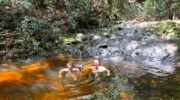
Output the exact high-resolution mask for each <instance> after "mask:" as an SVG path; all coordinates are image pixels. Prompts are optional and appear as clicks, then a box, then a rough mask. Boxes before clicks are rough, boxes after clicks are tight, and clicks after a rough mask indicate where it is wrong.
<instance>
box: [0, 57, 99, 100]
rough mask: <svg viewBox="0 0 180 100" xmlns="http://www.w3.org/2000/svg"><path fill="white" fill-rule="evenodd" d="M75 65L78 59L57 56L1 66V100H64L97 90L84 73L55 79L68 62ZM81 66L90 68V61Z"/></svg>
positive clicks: (94, 82)
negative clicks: (27, 62) (28, 62)
mask: <svg viewBox="0 0 180 100" xmlns="http://www.w3.org/2000/svg"><path fill="white" fill-rule="evenodd" d="M76 61H78V59H69V58H65V57H64V56H59V57H54V58H50V59H45V60H41V61H36V62H33V63H30V64H25V65H22V64H17V65H16V64H10V63H5V64H1V69H0V70H1V72H0V88H1V89H0V100H64V99H71V98H77V97H83V96H86V95H89V94H91V93H92V92H93V91H95V90H100V89H101V87H102V86H101V85H99V86H97V85H96V86H95V85H94V84H96V83H97V81H98V80H96V79H94V78H93V76H92V77H91V76H90V73H89V71H86V70H85V71H82V72H78V73H72V74H71V76H70V77H63V78H61V79H59V78H58V72H59V71H60V70H61V69H62V68H65V66H66V64H67V63H68V62H76ZM84 65H85V66H84V67H89V66H91V65H92V61H89V62H87V63H86V62H84ZM3 67H4V68H3ZM86 98H87V97H86Z"/></svg>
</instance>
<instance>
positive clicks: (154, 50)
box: [0, 23, 180, 100]
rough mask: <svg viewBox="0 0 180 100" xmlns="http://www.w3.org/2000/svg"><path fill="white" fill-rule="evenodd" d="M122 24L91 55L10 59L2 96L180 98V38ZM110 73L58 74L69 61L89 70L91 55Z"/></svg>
mask: <svg viewBox="0 0 180 100" xmlns="http://www.w3.org/2000/svg"><path fill="white" fill-rule="evenodd" d="M144 27H145V25H143V24H142V25H134V24H129V23H122V24H121V28H122V29H121V30H118V31H115V32H113V33H111V34H110V35H108V36H106V37H100V38H98V39H96V40H94V41H95V42H94V44H93V45H92V46H91V47H89V48H86V49H85V50H84V51H85V52H86V53H87V52H88V55H89V56H88V57H76V58H74V57H72V56H67V55H58V56H56V57H50V58H48V59H45V58H44V59H38V58H37V59H35V60H28V59H27V60H17V61H15V62H13V61H11V60H9V61H6V62H4V63H2V64H0V88H1V89H0V100H179V99H180V63H179V49H178V48H179V47H178V45H179V43H178V42H174V41H176V40H179V39H176V40H175V39H173V40H167V39H162V38H158V37H156V36H155V35H153V34H151V33H150V32H147V31H145V30H142V29H143V28H144ZM95 58H96V59H99V60H100V62H101V63H100V64H101V65H103V66H105V67H106V68H107V69H109V70H110V71H111V75H110V76H106V74H105V73H100V75H99V77H94V76H93V74H92V73H91V72H86V71H85V72H83V73H81V74H78V75H77V74H75V75H72V76H71V77H69V78H63V79H59V78H58V72H59V71H60V70H61V69H63V68H66V64H67V63H68V62H73V63H74V65H75V66H76V65H78V64H83V65H84V67H86V68H88V67H90V66H92V65H93V59H95Z"/></svg>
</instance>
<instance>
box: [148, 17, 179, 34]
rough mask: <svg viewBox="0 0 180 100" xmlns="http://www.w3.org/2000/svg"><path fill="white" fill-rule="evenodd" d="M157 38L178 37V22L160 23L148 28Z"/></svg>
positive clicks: (167, 21)
mask: <svg viewBox="0 0 180 100" xmlns="http://www.w3.org/2000/svg"><path fill="white" fill-rule="evenodd" d="M150 30H152V31H153V32H154V33H155V34H157V35H158V36H162V35H167V36H168V37H180V20H166V21H161V22H159V23H157V24H155V25H153V26H151V27H150Z"/></svg>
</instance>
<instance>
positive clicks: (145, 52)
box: [87, 23, 178, 74]
mask: <svg viewBox="0 0 180 100" xmlns="http://www.w3.org/2000/svg"><path fill="white" fill-rule="evenodd" d="M152 24H153V23H149V24H144V25H143V24H139V25H138V24H131V23H122V24H121V28H122V30H118V31H115V32H113V33H111V34H110V35H109V36H106V37H101V38H98V39H97V40H96V41H95V43H94V45H93V46H92V47H89V48H87V51H88V54H89V55H90V56H92V57H94V58H99V59H101V60H105V61H110V62H115V63H119V62H121V61H124V60H125V61H128V62H136V63H140V64H143V65H148V66H151V67H154V68H156V69H153V70H152V68H150V70H148V72H151V73H154V74H156V72H159V71H164V72H167V73H172V72H173V71H174V69H175V68H174V67H173V66H172V64H173V63H174V61H175V55H176V53H177V50H178V47H177V45H176V44H174V43H171V42H170V41H169V40H163V39H160V38H158V37H157V36H155V35H154V34H152V33H150V32H147V31H145V30H143V28H146V27H147V26H148V25H152Z"/></svg>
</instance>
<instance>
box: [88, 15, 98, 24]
mask: <svg viewBox="0 0 180 100" xmlns="http://www.w3.org/2000/svg"><path fill="white" fill-rule="evenodd" d="M88 24H89V25H93V26H98V25H99V21H98V18H96V17H90V18H89V19H88Z"/></svg>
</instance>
